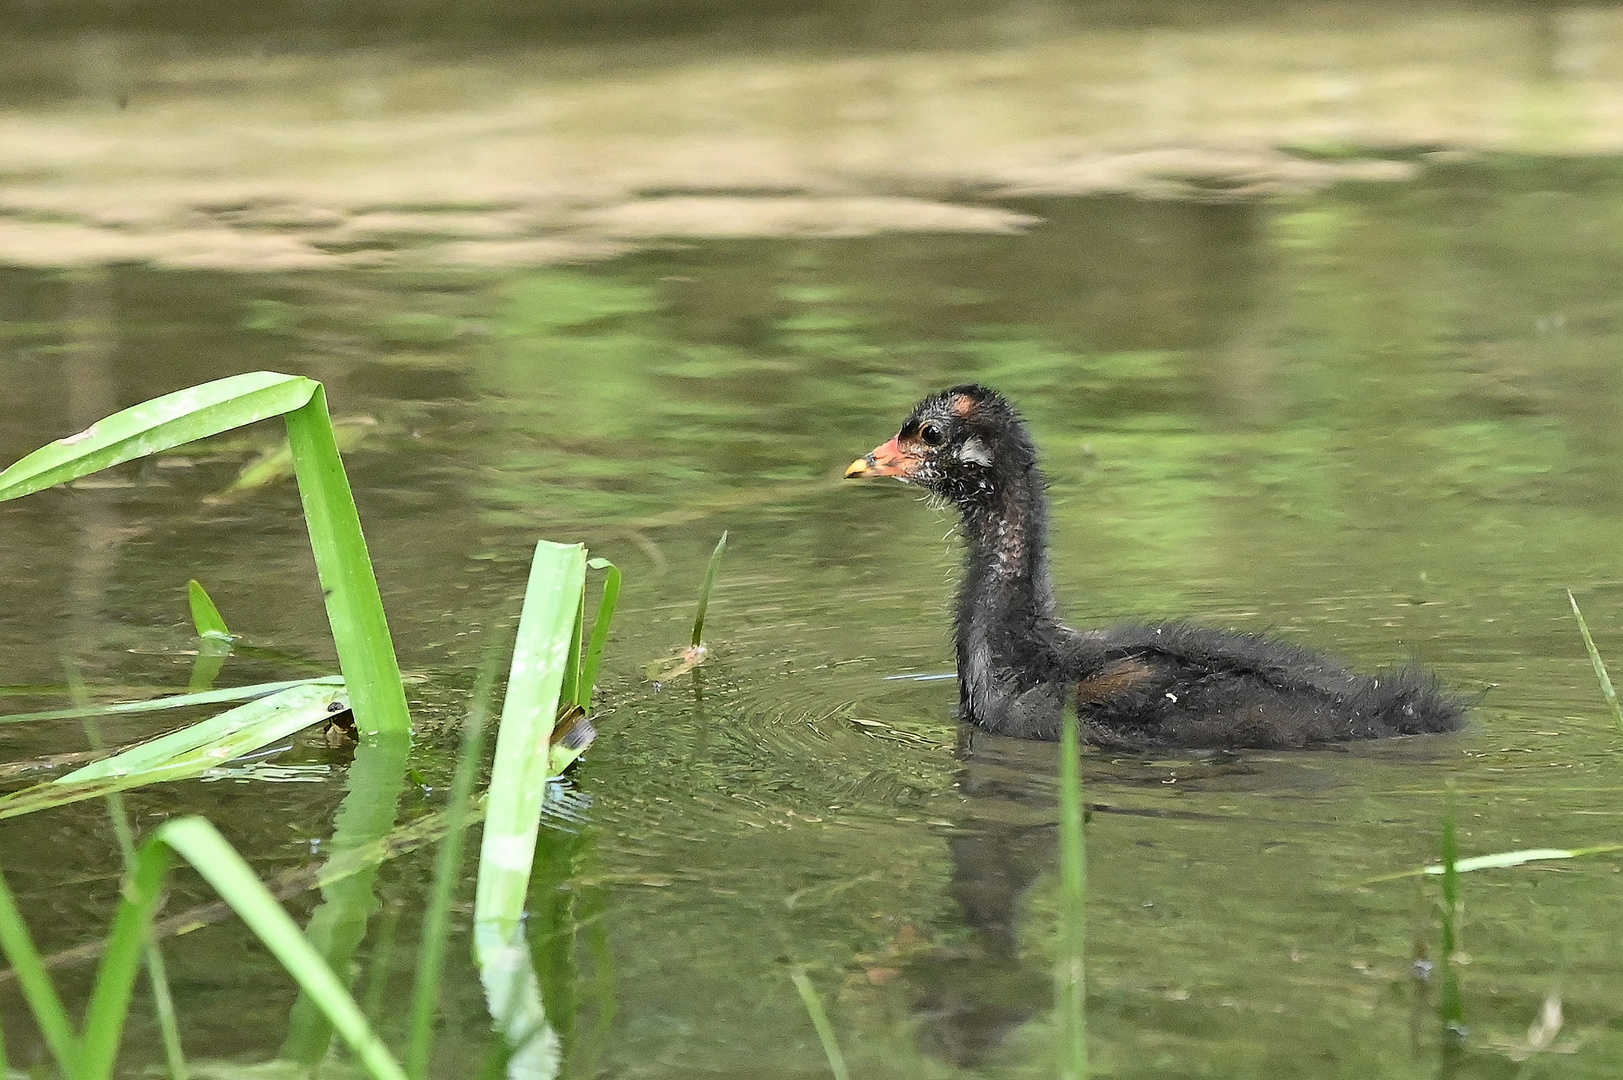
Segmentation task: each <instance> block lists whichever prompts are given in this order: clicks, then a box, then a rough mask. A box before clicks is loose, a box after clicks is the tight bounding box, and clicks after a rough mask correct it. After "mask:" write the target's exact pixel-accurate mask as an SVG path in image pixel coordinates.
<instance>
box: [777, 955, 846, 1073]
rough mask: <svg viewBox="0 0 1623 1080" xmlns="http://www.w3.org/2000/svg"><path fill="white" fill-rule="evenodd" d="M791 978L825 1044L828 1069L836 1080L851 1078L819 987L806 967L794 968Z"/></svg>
mask: <svg viewBox="0 0 1623 1080" xmlns="http://www.w3.org/2000/svg"><path fill="white" fill-rule="evenodd" d="M789 978H790V979H792V980H793V981H794V984H795V990H796V991H797V992H798V993H799V994H800V1000H801V1001H802V1002H803V1003H804V1004H805V1006H806V1013H807V1015H809V1016H810V1017H811V1022H812V1030H813V1031H816V1032H817V1041H818V1042H819V1043H821V1044H822V1046H823V1057H824V1058H825V1059H827V1061H828V1071H829V1072H831V1073H833V1074H834V1080H851V1073H850V1070H848V1069H847V1068H846V1067H845V1055H844V1054H842V1053H840V1043H839V1040H838V1039H836V1038H835V1036H834V1025H833V1024H831V1023H829V1022H828V1013H826V1012H824V1011H823V1003H822V1001H821V1000H819V998H818V997H817V988H816V987H815V986H813V985H812V984H811V980H810V979H809V978H807V977H806V969H805V968H802V967H795V968H792V969H791V970H790V972H789Z"/></svg>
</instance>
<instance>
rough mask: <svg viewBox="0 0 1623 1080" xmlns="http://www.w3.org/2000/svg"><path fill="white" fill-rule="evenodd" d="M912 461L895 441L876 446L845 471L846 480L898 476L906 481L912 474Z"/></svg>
mask: <svg viewBox="0 0 1623 1080" xmlns="http://www.w3.org/2000/svg"><path fill="white" fill-rule="evenodd" d="M913 464H914V463H913V459H912V457H911V456H910V455H908V454H907V453H905V452H904V451H903V450H902V447H901V444H899V443H898V442H897V441H896V440H895V439H892V440H890V442H888V443H885V444H884V445H883V446H876V447H874V448H873V450H872V451H870V452H869V454H868V456H867V457H859V458H857V459H856V460H855V461H853V462H852V463H851V467H850V468H848V469H846V470H845V478H846V479H847V480H850V479H853V478H854V477H859V476H899V477H901V478H902V479H903V480H906V479H907V478H908V477H909V476H910V475H912V472H913Z"/></svg>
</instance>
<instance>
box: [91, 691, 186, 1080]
mask: <svg viewBox="0 0 1623 1080" xmlns="http://www.w3.org/2000/svg"><path fill="white" fill-rule="evenodd" d="M64 666H65V668H66V672H65V674H66V676H67V685H68V692H69V693H70V694H71V695H72V696H73V701H74V704H76V705H85V704H87V698H86V695H85V684H84V680H83V679H81V678H80V677H79V669H78V668H77V667H75V666H74V665H73V664H72V663H71V662H68V663H66V664H65V665H64ZM83 724H84V729H85V738H86V739H87V740H88V741H89V743H90V746H91V749H92V750H96V751H101V750H102V749H104V747H105V746H106V743H105V742H104V741H103V740H102V735H101V726H100V725H99V724H98V723H97V722H96V720H95V719H94V718H93V717H86V718H85V719H84V721H83ZM107 816H108V818H109V819H111V821H112V823H113V836H114V837H115V838H116V839H117V840H118V851H119V854H120V856H122V858H123V860H124V872H125V873H126V874H130V875H133V874H135V872H136V869H137V862H138V860H139V857H140V856H139V853H138V852H137V851H136V848H135V830H134V829H132V828H131V827H130V815H129V812H128V810H126V808H125V806H124V796H123V795H121V794H119V793H117V792H112V793H110V794H109V795H108V796H107ZM146 931H147V932H146V935H145V940H144V941H142V943H141V949H142V954H143V956H144V958H145V960H146V966H147V981H148V982H149V983H150V984H151V986H152V1004H153V1011H154V1012H156V1013H157V1019H158V1031H159V1032H160V1034H161V1035H162V1038H163V1051H164V1058H165V1060H166V1061H167V1062H168V1065H169V1076H170V1080H186V1076H187V1069H186V1057H185V1054H184V1052H183V1051H182V1048H181V1042H180V1025H179V1022H178V1020H177V1019H176V1017H175V999H174V995H173V994H172V993H170V990H169V971H168V967H167V965H165V964H164V962H163V950H162V949H160V948H159V947H158V939H157V936H156V935H155V934H153V933H152V927H151V925H150V923H149V924H148V925H147V927H146ZM86 1037H87V1041H88V1039H89V1037H90V1033H89V1032H87V1033H86ZM115 1049H116V1046H115Z"/></svg>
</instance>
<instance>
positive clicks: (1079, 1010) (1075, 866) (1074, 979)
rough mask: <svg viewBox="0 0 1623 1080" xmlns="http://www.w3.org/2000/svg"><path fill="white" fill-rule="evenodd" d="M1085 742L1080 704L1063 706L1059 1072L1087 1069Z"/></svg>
mask: <svg viewBox="0 0 1623 1080" xmlns="http://www.w3.org/2000/svg"><path fill="white" fill-rule="evenodd" d="M1082 807H1083V803H1082V747H1081V738H1080V734H1079V732H1078V720H1077V715H1076V710H1075V709H1074V708H1071V707H1070V706H1067V707H1066V709H1065V718H1064V728H1063V730H1062V731H1061V732H1060V744H1059V860H1060V861H1059V865H1060V935H1059V941H1060V947H1059V963H1058V967H1057V969H1056V971H1055V983H1056V986H1055V988H1054V989H1055V995H1054V996H1055V1001H1056V1002H1057V1004H1058V1009H1059V1026H1060V1032H1061V1043H1060V1052H1061V1055H1062V1056H1061V1060H1060V1070H1059V1072H1060V1075H1061V1076H1062V1077H1066V1078H1069V1080H1085V1078H1086V1077H1087V1075H1088V1042H1087V983H1086V980H1085V979H1084V977H1083V976H1084V974H1085V971H1086V968H1085V965H1084V960H1085V954H1084V948H1083V947H1084V944H1085V932H1086V929H1087V849H1086V846H1085V845H1086V842H1087V839H1086V834H1085V831H1084V828H1083V819H1082Z"/></svg>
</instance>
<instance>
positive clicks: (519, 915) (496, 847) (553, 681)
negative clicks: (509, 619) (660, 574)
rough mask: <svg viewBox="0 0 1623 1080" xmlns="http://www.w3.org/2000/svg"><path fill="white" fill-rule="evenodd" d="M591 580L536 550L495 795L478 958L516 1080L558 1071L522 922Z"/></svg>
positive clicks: (566, 554) (483, 864) (483, 869)
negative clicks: (553, 742) (572, 650)
mask: <svg viewBox="0 0 1623 1080" xmlns="http://www.w3.org/2000/svg"><path fill="white" fill-rule="evenodd" d="M585 579H586V549H585V548H583V547H580V546H579V545H565V544H553V543H549V542H547V541H545V540H543V541H542V542H541V543H539V544H538V545H536V549H535V558H534V560H533V561H532V562H531V564H530V578H529V584H528V585H527V587H526V589H525V594H524V609H523V611H522V613H521V614H520V616H519V624H518V636H517V639H516V641H515V643H514V647H513V664H512V673H511V675H510V676H509V678H508V683H507V698H506V700H505V702H504V703H503V706H502V718H501V727H500V729H499V730H498V732H497V735H496V760H495V764H494V767H493V769H492V772H491V778H490V788H489V792H488V795H487V797H486V813H485V829H484V836H483V841H482V844H481V847H480V857H479V883H478V889H477V892H476V895H475V898H474V954H475V957H476V958H477V960H478V963H479V975H480V980H481V982H482V983H483V984H484V988H485V999H486V1002H487V1004H488V1005H489V1008H490V1014H491V1016H492V1018H493V1019H494V1020H495V1023H496V1026H497V1029H498V1030H499V1031H500V1032H501V1033H502V1036H503V1038H504V1039H505V1040H506V1042H507V1045H508V1047H509V1048H510V1049H511V1050H512V1057H511V1058H510V1059H509V1061H508V1066H507V1067H508V1071H509V1075H511V1076H520V1075H523V1076H531V1077H545V1076H552V1075H555V1074H556V1072H557V1069H558V1039H557V1036H556V1035H555V1034H554V1033H553V1032H552V1031H551V1029H550V1028H549V1027H548V1026H547V1021H546V1011H545V1008H544V1006H543V1003H542V1001H541V992H540V983H539V981H538V979H537V978H536V974H535V968H534V965H533V963H532V961H531V958H530V954H529V947H528V945H527V943H526V942H525V940H524V933H523V916H524V901H525V895H526V893H527V892H528V888H529V881H530V870H531V867H532V866H533V865H534V861H535V841H536V834H537V832H538V831H539V829H540V823H541V809H542V806H543V804H544V802H545V800H546V795H547V782H548V780H549V779H551V769H550V767H549V760H548V759H549V753H548V743H549V741H550V738H551V735H552V725H553V718H554V717H555V716H556V715H557V709H558V694H559V691H560V689H561V687H562V684H563V675H564V668H565V666H566V654H567V652H568V649H569V643H570V638H571V636H572V634H573V630H574V624H575V620H576V616H577V612H578V609H579V604H580V599H581V588H582V585H583V583H584V582H585Z"/></svg>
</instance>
